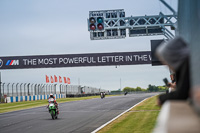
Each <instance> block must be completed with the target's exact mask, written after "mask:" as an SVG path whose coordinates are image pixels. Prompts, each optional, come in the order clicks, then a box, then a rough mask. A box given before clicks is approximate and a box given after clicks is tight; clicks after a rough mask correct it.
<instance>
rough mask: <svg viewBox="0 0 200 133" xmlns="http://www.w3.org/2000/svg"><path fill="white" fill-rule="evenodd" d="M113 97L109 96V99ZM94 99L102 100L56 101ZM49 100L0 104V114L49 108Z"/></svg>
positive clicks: (63, 99) (89, 97)
mask: <svg viewBox="0 0 200 133" xmlns="http://www.w3.org/2000/svg"><path fill="white" fill-rule="evenodd" d="M109 96H112V95H107V96H106V97H109ZM93 98H100V97H99V96H88V97H75V98H61V99H57V100H56V101H57V102H58V104H59V103H64V102H70V101H78V100H87V99H93ZM47 104H48V102H47V100H37V101H24V102H15V103H2V104H0V113H5V112H11V111H17V110H22V109H29V108H34V107H40V106H47Z"/></svg>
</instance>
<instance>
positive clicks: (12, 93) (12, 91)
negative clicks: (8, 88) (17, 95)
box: [12, 83, 15, 96]
mask: <svg viewBox="0 0 200 133" xmlns="http://www.w3.org/2000/svg"><path fill="white" fill-rule="evenodd" d="M14 84H15V83H13V84H12V96H14V95H13V86H14Z"/></svg>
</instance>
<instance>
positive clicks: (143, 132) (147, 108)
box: [98, 96, 160, 133]
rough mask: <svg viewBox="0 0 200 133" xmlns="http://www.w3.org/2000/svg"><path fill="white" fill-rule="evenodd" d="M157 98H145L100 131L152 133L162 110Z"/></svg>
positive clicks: (109, 132) (104, 132) (110, 132)
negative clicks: (157, 103)
mask: <svg viewBox="0 0 200 133" xmlns="http://www.w3.org/2000/svg"><path fill="white" fill-rule="evenodd" d="M156 99H157V96H154V97H152V98H149V99H147V100H145V101H144V102H142V103H140V104H139V105H137V106H136V107H134V108H133V109H132V110H130V111H129V112H127V113H125V114H124V115H122V116H121V117H120V118H118V119H117V120H115V121H114V122H112V123H110V124H109V125H107V126H106V127H104V128H103V129H102V130H100V131H99V132H98V133H151V132H152V130H153V128H154V126H155V123H156V119H157V116H158V114H159V110H160V107H158V106H157V105H156Z"/></svg>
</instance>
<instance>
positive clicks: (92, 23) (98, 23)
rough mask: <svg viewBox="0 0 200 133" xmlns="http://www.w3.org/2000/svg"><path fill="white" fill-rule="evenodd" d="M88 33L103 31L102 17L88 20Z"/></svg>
mask: <svg viewBox="0 0 200 133" xmlns="http://www.w3.org/2000/svg"><path fill="white" fill-rule="evenodd" d="M88 30H89V31H102V30H104V19H103V17H90V18H89V29H88Z"/></svg>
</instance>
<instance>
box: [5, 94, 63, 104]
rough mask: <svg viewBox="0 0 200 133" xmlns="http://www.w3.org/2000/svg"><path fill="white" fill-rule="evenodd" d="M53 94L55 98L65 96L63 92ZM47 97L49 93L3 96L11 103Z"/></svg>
mask: <svg viewBox="0 0 200 133" xmlns="http://www.w3.org/2000/svg"><path fill="white" fill-rule="evenodd" d="M54 96H55V98H56V99H60V98H66V95H64V94H56V95H54ZM48 98H49V95H34V96H16V97H7V98H5V102H6V103H13V102H22V101H36V100H45V99H48Z"/></svg>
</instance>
